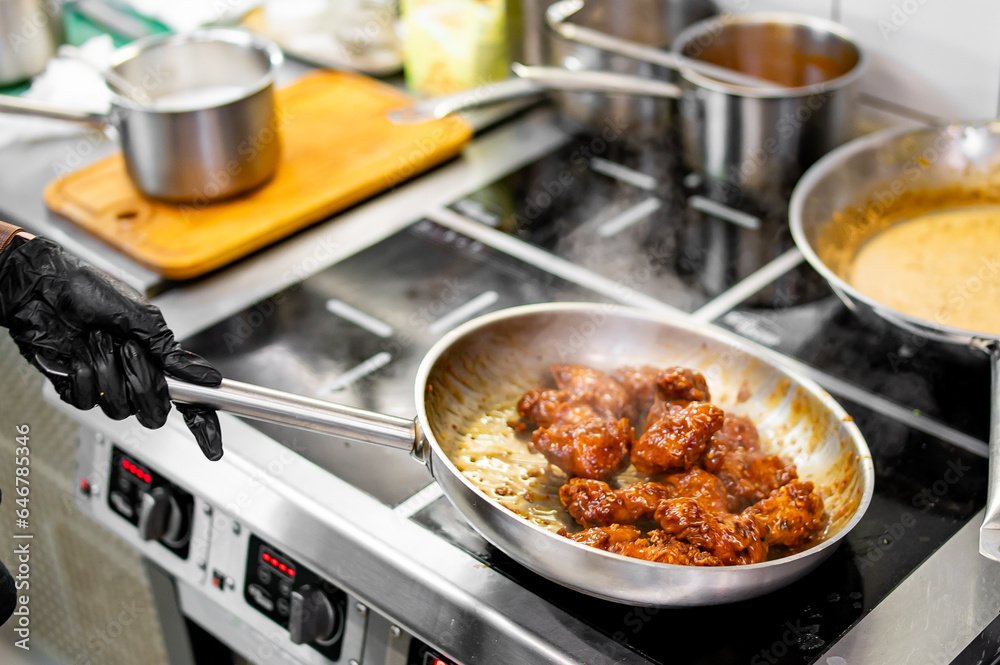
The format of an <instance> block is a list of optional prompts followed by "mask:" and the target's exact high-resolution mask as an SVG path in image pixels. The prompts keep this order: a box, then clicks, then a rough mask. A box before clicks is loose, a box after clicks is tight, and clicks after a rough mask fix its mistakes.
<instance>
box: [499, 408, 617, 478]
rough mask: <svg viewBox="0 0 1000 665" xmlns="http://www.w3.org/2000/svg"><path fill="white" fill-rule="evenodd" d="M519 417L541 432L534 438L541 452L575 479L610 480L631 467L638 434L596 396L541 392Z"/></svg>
mask: <svg viewBox="0 0 1000 665" xmlns="http://www.w3.org/2000/svg"><path fill="white" fill-rule="evenodd" d="M517 411H518V413H519V414H521V416H523V417H525V418H528V419H529V420H531V421H532V422H534V423H535V424H536V425H539V426H540V427H539V429H537V430H535V431H534V432H533V433H532V436H531V439H532V442H533V443H534V446H535V449H536V450H538V452H540V453H541V454H542V455H544V456H545V459H547V460H548V461H549V462H550V463H551V464H555V465H556V466H558V467H559V468H561V469H562V470H563V471H565V472H566V473H568V474H570V475H571V476H579V477H581V478H598V479H604V478H606V479H610V478H613V477H614V476H615V475H616V474H618V473H619V472H621V471H622V470H623V469H624V468H625V467H627V466H628V461H629V449H630V448H631V446H632V439H633V438H634V436H635V434H634V432H633V431H632V428H631V427H630V426H629V424H628V420H627V419H624V418H623V419H622V420H615V419H614V418H613V417H612V414H611V412H610V411H609V410H608V409H607V408H606V407H605V406H604V405H603V404H602V403H601V401H600V398H599V397H598V396H597V395H595V394H593V393H587V392H571V391H568V390H549V389H544V388H535V389H533V390H529V391H528V392H527V393H525V395H524V396H523V397H522V398H521V400H520V401H519V402H518V403H517Z"/></svg>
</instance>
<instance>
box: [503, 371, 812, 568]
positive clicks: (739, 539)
mask: <svg viewBox="0 0 1000 665" xmlns="http://www.w3.org/2000/svg"><path fill="white" fill-rule="evenodd" d="M550 370H551V372H552V376H553V378H554V379H555V384H556V386H557V388H556V389H550V388H536V389H533V390H529V391H528V392H527V393H525V395H524V396H523V397H522V398H521V400H520V401H519V402H518V404H517V410H518V413H519V414H520V415H521V417H522V418H525V419H528V420H531V421H532V422H533V423H534V424H535V425H537V426H538V428H537V429H536V430H535V431H534V432H533V433H532V441H533V444H534V448H535V449H536V450H537V451H538V452H540V453H541V454H542V455H544V456H545V458H546V459H547V460H548V461H549V462H550V463H551V464H553V465H555V466H558V467H560V468H561V469H563V470H564V471H565V472H566V473H567V474H568V475H569V476H570V478H569V480H567V482H566V483H564V484H563V485H562V487H561V488H560V489H559V500H560V502H561V503H562V505H563V506H564V507H565V508H566V510H567V512H568V513H569V514H570V515H571V516H572V517H573V519H574V520H576V521H577V522H578V523H579V524H580V525H581V526H583V527H584V530H583V531H580V532H578V533H574V534H569V533H567V532H566V530H565V529H563V530H560V532H559V533H560V534H561V535H563V536H566V537H567V538H570V539H572V540H575V541H577V542H580V543H583V544H585V545H588V546H590V547H594V548H597V549H602V550H605V551H607V552H611V553H615V554H621V555H623V556H628V557H632V558H637V559H644V560H647V561H655V562H660V563H672V564H679V565H695V566H720V565H740V564H752V563H758V562H761V561H764V560H766V559H767V556H768V551H769V547H771V546H774V547H795V546H799V545H803V544H807V543H808V542H809V539H810V538H812V537H813V536H814V535H815V534H816V533H817V532H818V531H819V530H820V529H821V527H822V523H823V517H824V513H823V500H822V498H821V497H820V495H819V494H818V493H817V492H816V491H815V488H814V486H813V484H812V483H810V482H805V481H799V480H796V479H797V477H798V475H797V472H796V469H795V466H794V465H786V464H785V462H784V461H783V460H782V459H781V458H780V457H778V456H776V455H768V454H766V453H765V452H764V451H763V450H762V449H761V446H760V440H759V435H758V432H757V428H756V426H755V425H754V424H753V422H752V421H750V420H749V419H747V418H745V417H742V416H737V415H734V414H726V413H724V412H723V411H722V410H721V409H719V408H718V407H716V406H714V405H713V404H711V403H710V402H709V400H710V399H711V395H710V392H709V388H708V383H707V381H706V380H705V377H704V376H703V375H702V374H701V373H699V372H697V371H695V370H691V369H686V368H682V367H668V368H666V369H657V368H655V367H651V366H628V367H621V368H619V369H618V370H616V371H615V372H614V373H613V374H611V375H608V374H605V373H604V372H600V371H598V370H595V369H592V368H589V367H585V366H583V365H574V364H556V365H552V366H551V367H550ZM640 414H642V415H645V416H646V427H645V429H644V431H643V432H642V435H641V436H640V437H639V438H638V439H636V438H635V431H634V430H633V429H632V427H631V426H630V421H634V420H635V419H636V417H637V416H638V415H640ZM515 424H518V425H521V426H522V428H523V422H518V423H515ZM512 427H514V425H512ZM515 429H517V428H515ZM517 431H523V430H517ZM630 461H631V463H632V464H633V465H634V466H635V469H636V471H638V472H639V473H642V474H647V475H652V474H657V477H656V478H655V479H654V480H656V481H660V482H655V481H654V480H650V481H647V482H637V483H633V484H632V485H630V486H628V487H623V488H620V489H617V488H614V487H612V486H611V485H609V484H608V482H607V481H611V480H612V479H613V478H614V477H615V476H616V475H617V474H618V473H620V472H621V471H623V470H624V469H625V468H626V467H627V466H628V465H629V462H630ZM741 511H742V512H741ZM650 518H652V519H655V521H656V522H658V523H659V526H660V529H654V530H652V531H650V532H649V533H647V534H645V535H644V534H643V532H642V531H641V530H640V529H639V528H637V527H635V526H633V523H635V522H639V521H640V520H648V519H650Z"/></svg>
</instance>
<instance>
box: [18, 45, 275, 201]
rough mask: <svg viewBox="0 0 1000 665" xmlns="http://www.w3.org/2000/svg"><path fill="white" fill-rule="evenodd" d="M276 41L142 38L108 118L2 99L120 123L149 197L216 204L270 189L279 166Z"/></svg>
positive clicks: (115, 83)
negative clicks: (267, 184)
mask: <svg viewBox="0 0 1000 665" xmlns="http://www.w3.org/2000/svg"><path fill="white" fill-rule="evenodd" d="M282 61H283V56H282V53H281V50H280V49H279V48H278V47H277V45H275V44H274V43H273V42H271V41H269V40H267V39H264V38H262V37H259V36H257V35H253V34H250V33H248V32H243V31H240V30H229V29H206V30H196V31H193V32H189V33H183V34H175V35H168V36H154V37H148V38H144V39H140V40H138V41H135V42H133V43H131V44H129V45H128V46H126V47H124V48H122V49H120V50H119V51H118V53H117V54H116V57H115V60H114V63H113V64H112V65H111V67H110V69H109V73H108V76H107V87H108V89H109V90H110V91H111V110H110V111H109V112H108V113H87V112H81V111H71V110H67V109H64V108H60V107H55V106H53V105H50V104H43V103H40V102H36V101H31V100H27V99H21V98H17V97H0V112H3V113H15V114H20V115H30V116H36V117H43V118H52V119H56V120H66V121H70V122H77V123H83V124H87V125H92V126H96V127H103V126H108V125H111V126H114V127H115V128H116V129H117V130H118V134H119V136H120V139H121V148H122V154H123V156H124V158H125V166H126V169H127V170H128V174H129V177H130V178H131V179H132V182H133V183H134V184H135V186H136V188H137V189H138V190H139V191H140V192H141V193H142V194H144V195H145V196H148V197H150V198H153V199H160V200H164V201H169V202H173V203H194V204H198V203H209V202H212V201H218V200H222V199H226V198H230V197H232V196H235V195H237V194H241V193H243V192H246V191H248V190H251V189H253V188H255V187H258V186H260V185H262V184H263V183H265V182H266V181H267V180H268V179H269V178H270V177H271V176H272V175H273V174H274V171H275V169H276V168H277V165H278V156H279V153H280V141H279V136H278V134H279V127H278V118H277V113H276V111H275V105H274V82H275V72H276V70H277V69H278V67H279V66H280V65H281V63H282Z"/></svg>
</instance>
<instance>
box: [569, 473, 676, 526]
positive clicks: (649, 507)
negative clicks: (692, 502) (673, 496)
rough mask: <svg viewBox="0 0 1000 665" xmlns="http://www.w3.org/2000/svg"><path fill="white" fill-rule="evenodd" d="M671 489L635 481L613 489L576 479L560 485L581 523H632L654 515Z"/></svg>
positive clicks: (602, 524) (570, 508)
mask: <svg viewBox="0 0 1000 665" xmlns="http://www.w3.org/2000/svg"><path fill="white" fill-rule="evenodd" d="M669 498H670V490H668V489H667V488H666V487H664V486H663V485H661V484H660V483H635V484H634V485H630V486H629V487H626V488H624V489H618V490H616V489H611V486H610V485H608V484H607V483H605V482H601V481H599V480H589V479H586V478H572V479H570V481H569V482H567V483H566V484H565V485H563V486H562V487H560V488H559V500H560V501H561V502H562V505H563V506H565V508H566V510H568V511H569V514H570V515H572V516H573V519H575V520H576V521H577V522H578V523H579V524H580V525H581V526H584V527H593V526H608V525H611V524H631V523H632V522H635V521H638V520H640V519H642V518H645V517H652V516H653V514H654V513H656V508H657V507H658V506H659V505H660V502H661V501H665V500H666V499H669Z"/></svg>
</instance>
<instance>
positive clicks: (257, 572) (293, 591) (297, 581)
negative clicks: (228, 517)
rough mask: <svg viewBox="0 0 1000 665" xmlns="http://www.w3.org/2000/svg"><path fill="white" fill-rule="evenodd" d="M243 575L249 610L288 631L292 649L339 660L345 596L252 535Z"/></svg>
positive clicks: (245, 596)
mask: <svg viewBox="0 0 1000 665" xmlns="http://www.w3.org/2000/svg"><path fill="white" fill-rule="evenodd" d="M246 571H247V574H246V584H245V586H244V589H243V596H244V598H245V599H246V601H247V603H249V604H250V606H251V607H254V608H255V609H256V610H257V611H258V612H260V613H261V614H263V615H265V616H266V617H268V618H269V619H271V620H272V621H274V622H275V623H277V624H278V625H280V626H281V627H282V628H286V629H287V630H288V635H289V638H290V639H291V641H292V642H293V643H295V644H308V645H309V646H311V647H312V648H313V649H315V650H316V651H318V652H319V653H321V654H322V655H323V656H325V657H326V658H328V659H330V660H332V661H337V660H339V659H340V651H341V643H342V641H343V636H344V623H345V619H346V612H347V594H345V593H344V592H343V591H341V590H340V589H338V588H337V587H335V586H334V585H333V584H331V583H329V582H327V581H326V580H324V579H323V578H321V577H320V576H319V575H317V574H315V573H313V572H312V571H311V570H309V569H308V568H306V567H304V566H302V565H299V563H298V562H296V561H295V560H294V559H292V558H291V557H289V556H288V555H286V554H285V553H284V552H282V551H281V550H279V549H277V548H276V547H273V546H271V545H269V544H268V543H266V542H264V541H263V540H261V539H260V538H258V537H257V536H255V535H253V534H251V535H250V546H249V551H248V553H247V568H246Z"/></svg>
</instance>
